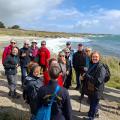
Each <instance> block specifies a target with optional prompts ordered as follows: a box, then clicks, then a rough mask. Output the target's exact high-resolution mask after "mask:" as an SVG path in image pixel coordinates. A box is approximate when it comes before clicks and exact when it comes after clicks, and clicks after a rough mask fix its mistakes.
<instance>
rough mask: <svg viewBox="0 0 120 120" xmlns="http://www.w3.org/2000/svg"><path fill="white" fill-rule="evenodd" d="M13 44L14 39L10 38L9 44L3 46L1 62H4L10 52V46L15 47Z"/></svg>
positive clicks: (14, 42) (14, 43)
mask: <svg viewBox="0 0 120 120" xmlns="http://www.w3.org/2000/svg"><path fill="white" fill-rule="evenodd" d="M15 46H16V41H15V40H13V39H12V40H11V41H10V45H8V46H7V47H5V49H4V51H3V54H2V64H3V63H4V61H5V59H6V57H7V56H8V55H10V54H11V52H12V48H13V47H15Z"/></svg>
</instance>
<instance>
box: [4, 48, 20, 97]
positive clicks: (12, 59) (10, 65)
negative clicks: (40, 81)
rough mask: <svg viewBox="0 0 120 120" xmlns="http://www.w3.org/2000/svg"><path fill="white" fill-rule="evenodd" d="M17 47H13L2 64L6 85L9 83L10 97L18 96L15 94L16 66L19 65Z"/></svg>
mask: <svg viewBox="0 0 120 120" xmlns="http://www.w3.org/2000/svg"><path fill="white" fill-rule="evenodd" d="M18 51H19V50H18V48H17V47H13V48H12V52H11V54H10V55H9V56H7V58H6V59H5V61H4V63H3V66H4V69H5V75H6V76H7V80H8V85H9V94H8V95H9V96H10V97H12V98H19V96H18V95H17V94H16V81H17V79H16V77H17V76H16V74H17V68H18V66H19V56H18Z"/></svg>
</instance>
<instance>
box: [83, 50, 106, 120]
mask: <svg viewBox="0 0 120 120" xmlns="http://www.w3.org/2000/svg"><path fill="white" fill-rule="evenodd" d="M91 60H92V65H91V66H90V67H89V69H88V71H87V73H86V74H85V76H84V78H85V80H86V82H87V87H86V89H87V94H88V95H89V99H90V110H89V112H88V117H89V118H88V120H94V118H95V117H96V116H99V114H98V108H99V101H100V99H101V97H102V95H103V90H104V79H105V74H106V70H105V68H104V66H103V64H102V63H101V62H100V54H99V53H98V52H97V51H95V52H93V53H92V54H91Z"/></svg>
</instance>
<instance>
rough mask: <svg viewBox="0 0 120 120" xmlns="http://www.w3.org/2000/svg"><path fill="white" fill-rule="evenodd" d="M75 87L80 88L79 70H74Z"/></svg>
mask: <svg viewBox="0 0 120 120" xmlns="http://www.w3.org/2000/svg"><path fill="white" fill-rule="evenodd" d="M75 74H76V83H77V87H78V88H79V87H80V70H75Z"/></svg>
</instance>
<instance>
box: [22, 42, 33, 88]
mask: <svg viewBox="0 0 120 120" xmlns="http://www.w3.org/2000/svg"><path fill="white" fill-rule="evenodd" d="M30 60H31V59H30V41H29V40H25V41H24V46H23V48H21V49H20V67H21V74H22V75H21V82H22V87H23V85H24V80H25V77H26V76H27V65H28V64H29V63H30Z"/></svg>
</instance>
